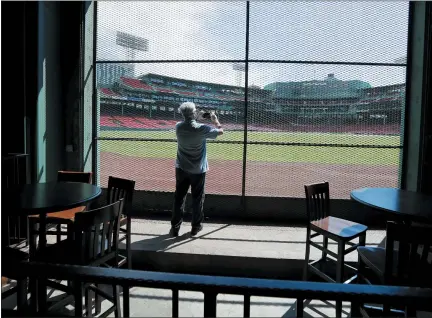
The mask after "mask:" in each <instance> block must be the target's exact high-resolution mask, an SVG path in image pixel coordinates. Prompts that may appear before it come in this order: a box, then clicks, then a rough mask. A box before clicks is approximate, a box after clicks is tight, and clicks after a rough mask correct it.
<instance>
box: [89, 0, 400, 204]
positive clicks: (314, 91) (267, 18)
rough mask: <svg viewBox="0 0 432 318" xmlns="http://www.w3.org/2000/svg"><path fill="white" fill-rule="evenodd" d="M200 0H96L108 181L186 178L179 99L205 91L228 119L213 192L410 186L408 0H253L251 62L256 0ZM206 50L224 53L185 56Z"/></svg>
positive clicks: (198, 98)
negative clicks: (179, 170) (402, 177)
mask: <svg viewBox="0 0 432 318" xmlns="http://www.w3.org/2000/svg"><path fill="white" fill-rule="evenodd" d="M144 4H145V5H144ZM190 4H191V3H190V2H169V1H163V2H145V3H139V2H101V3H99V4H98V32H97V58H98V60H99V63H98V64H97V69H96V72H97V89H98V105H99V106H98V114H99V115H98V116H99V119H98V122H99V125H98V132H99V133H98V137H99V140H98V149H99V153H100V157H99V164H98V175H99V180H100V182H101V184H102V185H106V182H107V179H108V176H109V175H115V176H119V177H124V178H130V179H134V180H136V182H137V185H136V188H137V189H140V190H151V191H168V192H172V191H174V187H175V175H174V161H175V157H176V149H177V144H176V140H175V132H174V128H175V123H176V122H177V121H180V120H181V116H180V114H179V113H178V111H177V109H178V106H179V105H180V103H182V102H185V101H193V102H195V103H196V105H197V107H198V108H199V109H203V110H215V111H216V112H217V114H218V116H219V119H220V121H221V123H222V124H223V126H224V130H225V133H224V135H223V136H221V137H220V138H218V139H217V140H216V141H209V142H208V150H207V153H208V159H209V166H210V171H209V172H208V176H207V178H206V180H207V182H206V192H207V193H210V194H229V195H241V194H242V191H243V186H244V191H245V194H246V195H251V196H284V197H303V196H304V192H303V185H304V184H309V183H314V182H321V181H329V182H330V186H331V194H332V197H333V198H348V197H349V192H350V191H351V190H352V189H354V188H359V187H364V186H373V187H396V186H398V184H399V167H400V155H401V150H402V146H403V145H402V139H401V136H402V133H403V127H402V125H401V123H402V122H403V114H404V108H405V105H404V100H405V71H406V70H405V66H399V64H404V63H405V60H406V48H407V43H406V42H407V19H408V3H403V2H383V3H381V2H377V3H374V2H337V3H336V2H335V3H333V2H285V1H284V2H267V1H266V2H259V1H252V2H251V3H250V24H249V25H250V34H249V41H250V42H249V52H248V53H249V58H250V60H249V61H248V63H247V66H248V67H247V68H246V67H245V62H246V61H245V60H244V58H245V56H246V52H245V47H246V46H245V44H246V41H247V39H246V14H247V12H246V3H245V2H231V1H229V2H219V1H217V2H201V1H196V2H194V4H193V6H192V5H190ZM125 17H127V18H125ZM117 31H119V33H117ZM125 43H126V44H125ZM126 46H129V47H126ZM203 59H208V60H217V61H213V62H188V61H187V60H203ZM108 60H110V61H109V62H107V61H108ZM134 60H136V61H140V62H133V61H134ZM147 60H151V61H149V62H145V61H147ZM159 60H160V61H159ZM163 60H165V61H163ZM169 60H172V61H171V62H169ZM183 60H184V62H182V61H183ZM226 60H229V62H228V61H226ZM275 60H278V61H275ZM104 61H105V62H104ZM233 61H237V62H235V63H233ZM299 61H303V62H302V63H300V62H299ZM317 61H318V62H317ZM335 62H336V63H335ZM337 62H344V63H345V64H348V65H343V64H341V63H337ZM359 62H360V63H366V64H367V63H385V65H349V63H352V64H356V63H359ZM392 64H395V65H392ZM246 77H247V79H248V88H247V92H248V95H247V103H245V94H246V89H245V83H246V81H245V78H246ZM245 107H247V122H245ZM245 126H247V138H246V139H245V131H244V128H245ZM245 142H246V143H245ZM245 144H246V146H247V151H246V156H245V157H244V145H245ZM243 161H245V163H246V169H245V172H246V174H245V176H244V177H245V184H243Z"/></svg>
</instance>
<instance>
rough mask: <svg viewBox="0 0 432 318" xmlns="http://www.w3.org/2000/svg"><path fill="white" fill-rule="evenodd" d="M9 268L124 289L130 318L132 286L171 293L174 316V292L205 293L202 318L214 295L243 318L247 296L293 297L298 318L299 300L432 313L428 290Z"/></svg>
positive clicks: (210, 313) (210, 310)
mask: <svg viewBox="0 0 432 318" xmlns="http://www.w3.org/2000/svg"><path fill="white" fill-rule="evenodd" d="M13 270H15V271H16V273H17V275H21V276H24V277H28V276H29V277H32V278H35V279H47V278H50V279H58V280H68V281H75V282H80V283H95V284H109V285H117V286H121V287H123V308H124V309H123V310H124V317H129V315H130V301H129V288H131V287H147V288H158V289H169V290H172V291H173V296H172V316H173V317H178V315H179V290H184V291H195V292H202V293H204V313H203V314H204V317H216V313H217V312H216V307H217V295H218V294H232V295H242V296H244V306H243V307H244V310H243V315H244V317H250V304H251V302H250V298H251V296H262V297H277V298H291V299H296V300H297V302H296V316H297V317H303V312H304V309H303V302H304V300H330V301H347V302H351V303H356V302H359V301H361V302H362V303H374V304H376V303H378V304H383V305H389V306H395V305H397V306H398V307H400V306H405V307H410V308H415V309H416V310H425V311H428V310H429V311H430V310H432V302H431V299H432V289H426V288H412V287H394V286H378V285H375V286H372V285H355V284H354V285H347V284H334V283H316V282H302V281H284V280H270V279H258V278H240V277H221V276H204V275H189V274H175V273H162V272H148V271H138V270H125V269H115V268H99V267H86V266H72V265H51V264H44V263H21V264H20V265H19V266H16V267H14V269H13ZM23 273H25V274H23ZM76 310H78V312H77V313H76V314H79V315H80V312H79V309H76Z"/></svg>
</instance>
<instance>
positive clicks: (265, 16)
mask: <svg viewBox="0 0 432 318" xmlns="http://www.w3.org/2000/svg"><path fill="white" fill-rule="evenodd" d="M245 25H246V3H245V2H242V1H238V2H237V1H226V2H222V1H211V2H210V1H207V2H201V1H186V2H178V1H130V2H127V1H118V2H117V1H100V2H98V29H97V48H98V50H97V59H98V60H126V59H127V52H126V50H125V49H124V48H121V47H119V46H117V45H116V41H115V38H116V32H117V31H122V32H126V33H129V34H132V35H135V36H139V37H142V38H145V39H148V41H149V50H148V51H147V52H137V53H136V55H135V59H136V60H187V59H211V60H214V59H218V60H224V59H228V60H237V59H238V60H242V59H245V56H246V51H245V45H246V44H245V34H246V27H245ZM407 29H408V2H400V1H399V2H394V1H393V2H372V1H364V2H355V1H351V2H342V1H335V2H329V1H322V2H316V1H307V2H299V1H295V2H294V1H293V2H291V1H279V2H278V1H274V2H273V1H272V2H270V1H262V2H261V1H252V2H251V4H250V33H249V34H250V37H249V38H250V41H249V58H250V59H255V60H291V61H299V60H301V61H330V62H335V61H342V62H365V63H374V62H382V63H394V62H395V60H396V59H398V58H401V57H404V56H406V46H407ZM145 73H156V74H160V75H166V76H174V77H179V78H184V79H189V80H196V81H206V82H213V83H220V84H228V85H235V83H236V80H237V79H236V72H235V71H234V70H233V68H232V63H199V64H197V63H194V64H192V63H157V64H156V63H143V64H136V66H135V75H136V76H139V75H142V74H145ZM329 73H334V74H335V77H336V78H338V79H341V80H362V81H365V82H368V83H370V84H371V85H372V86H381V85H390V84H398V83H403V82H404V81H405V67H394V66H350V65H318V64H312V65H310V64H309V65H307V64H292V63H291V64H280V63H249V84H250V85H252V84H255V85H259V86H261V87H263V86H264V85H266V84H269V83H272V82H277V81H279V82H287V81H308V80H322V79H324V78H325V77H326V76H327V74H329ZM243 84H244V76H243Z"/></svg>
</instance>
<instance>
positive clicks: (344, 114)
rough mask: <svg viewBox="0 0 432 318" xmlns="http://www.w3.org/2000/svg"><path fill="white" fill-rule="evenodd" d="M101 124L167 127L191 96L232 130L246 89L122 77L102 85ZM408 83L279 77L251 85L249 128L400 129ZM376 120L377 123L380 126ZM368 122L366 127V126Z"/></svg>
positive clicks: (152, 76)
mask: <svg viewBox="0 0 432 318" xmlns="http://www.w3.org/2000/svg"><path fill="white" fill-rule="evenodd" d="M99 93H100V98H99V101H100V114H101V116H100V126H101V129H116V128H117V129H118V128H121V129H162V130H163V129H167V128H172V127H173V126H174V124H175V122H177V121H178V120H179V119H180V117H179V114H178V112H177V108H178V106H179V104H180V103H182V102H185V101H192V102H194V103H195V104H196V105H197V107H198V108H200V109H210V110H215V111H216V112H217V113H218V114H219V116H220V117H221V120H223V122H224V124H225V123H226V124H225V126H226V125H228V126H226V128H227V129H232V130H237V129H239V130H241V129H243V116H244V102H245V89H244V87H237V86H229V85H222V84H215V83H206V82H198V81H192V80H186V79H180V78H174V77H168V76H163V75H157V74H152V73H149V74H145V75H142V76H139V77H138V78H131V77H125V76H121V77H120V78H119V79H118V80H117V81H116V82H115V83H113V84H112V85H108V86H107V85H105V86H104V87H99ZM404 94H405V85H404V84H397V85H389V86H382V87H371V85H370V84H369V83H366V82H363V81H360V80H351V81H342V80H338V79H337V78H336V77H335V76H334V74H329V75H328V76H327V78H325V79H324V80H321V81H319V80H313V81H304V82H275V83H270V84H268V85H265V86H264V88H263V89H262V88H260V87H257V86H251V87H249V88H248V124H249V126H248V129H250V130H267V131H322V132H332V131H335V129H336V128H337V131H341V130H346V131H348V132H354V133H355V132H356V131H357V130H361V131H363V130H364V127H365V124H367V126H368V127H369V128H368V129H370V132H371V133H379V134H382V133H385V134H398V133H399V128H398V127H399V126H398V123H399V121H400V118H401V112H402V109H403V103H404ZM374 125H375V126H374ZM362 127H363V128H362ZM374 127H375V128H374Z"/></svg>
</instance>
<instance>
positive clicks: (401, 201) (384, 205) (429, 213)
mask: <svg viewBox="0 0 432 318" xmlns="http://www.w3.org/2000/svg"><path fill="white" fill-rule="evenodd" d="M351 199H353V200H355V201H357V202H359V203H361V204H364V205H366V206H369V207H372V208H374V209H377V210H379V211H382V212H385V213H388V214H389V217H390V218H391V219H394V220H396V221H402V222H412V221H414V222H426V223H432V196H429V195H425V194H421V193H417V192H412V191H406V190H401V189H395V188H362V189H356V190H353V191H352V192H351Z"/></svg>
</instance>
